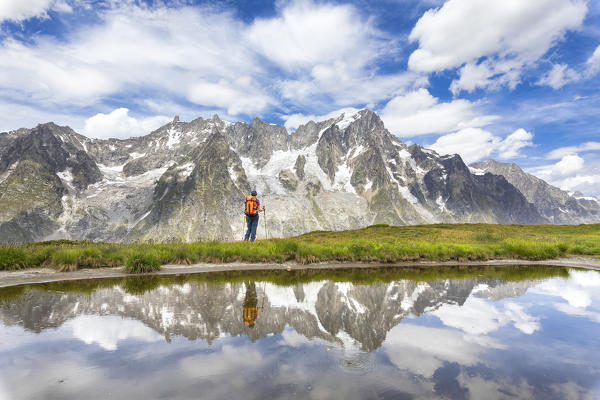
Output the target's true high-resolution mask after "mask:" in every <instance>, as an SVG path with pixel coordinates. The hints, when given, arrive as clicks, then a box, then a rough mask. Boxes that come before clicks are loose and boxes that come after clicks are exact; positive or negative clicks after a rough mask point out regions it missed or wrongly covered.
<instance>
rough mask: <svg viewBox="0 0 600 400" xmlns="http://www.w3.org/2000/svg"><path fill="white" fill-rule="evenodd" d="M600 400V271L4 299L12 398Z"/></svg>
mask: <svg viewBox="0 0 600 400" xmlns="http://www.w3.org/2000/svg"><path fill="white" fill-rule="evenodd" d="M289 398H294V399H296V398H298V399H438V398H446V399H545V400H547V399H590V400H591V399H600V272H599V271H595V270H584V269H575V268H566V267H550V266H546V267H532V266H526V267H525V266H502V267H427V268H422V269H419V268H405V267H385V268H384V267H381V268H347V269H335V270H321V269H319V270H316V269H315V270H311V269H308V270H297V271H296V270H294V271H291V272H288V271H285V270H282V271H273V270H271V271H254V272H252V271H245V272H227V273H225V272H220V273H199V274H185V275H172V276H141V277H128V278H107V279H92V280H77V281H62V282H53V283H42V284H31V285H20V286H12V287H5V288H0V399H1V400H13V399H289Z"/></svg>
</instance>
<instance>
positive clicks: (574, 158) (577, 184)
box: [527, 154, 600, 196]
mask: <svg viewBox="0 0 600 400" xmlns="http://www.w3.org/2000/svg"><path fill="white" fill-rule="evenodd" d="M527 172H529V173H531V174H533V175H535V176H537V177H538V178H541V179H543V180H545V181H546V182H548V183H550V184H551V185H554V186H557V187H559V188H561V189H563V190H567V191H572V192H574V191H580V192H582V193H584V194H587V195H593V196H600V162H598V161H597V160H593V159H591V160H588V161H586V160H585V159H584V158H583V157H581V156H579V155H577V154H568V155H564V156H563V157H562V158H561V159H560V161H558V162H556V163H554V164H548V165H541V166H538V167H534V168H529V169H528V170H527Z"/></svg>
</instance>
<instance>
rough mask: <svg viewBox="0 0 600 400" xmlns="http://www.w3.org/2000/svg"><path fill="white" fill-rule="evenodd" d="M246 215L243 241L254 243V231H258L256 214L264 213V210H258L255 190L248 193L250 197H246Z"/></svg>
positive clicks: (258, 202)
mask: <svg viewBox="0 0 600 400" xmlns="http://www.w3.org/2000/svg"><path fill="white" fill-rule="evenodd" d="M244 210H245V211H244V212H245V214H246V226H247V230H246V236H244V240H248V239H250V241H251V242H254V239H256V229H258V213H259V212H261V211H265V208H264V207H263V208H262V209H261V208H260V201H258V199H257V198H256V190H253V191H252V192H251V193H250V196H246V206H245V207H244Z"/></svg>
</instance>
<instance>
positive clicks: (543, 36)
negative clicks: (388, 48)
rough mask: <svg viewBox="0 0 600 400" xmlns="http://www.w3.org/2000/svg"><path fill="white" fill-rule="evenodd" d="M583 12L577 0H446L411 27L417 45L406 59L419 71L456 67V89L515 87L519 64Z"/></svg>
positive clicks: (579, 18)
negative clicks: (457, 72)
mask: <svg viewBox="0 0 600 400" xmlns="http://www.w3.org/2000/svg"><path fill="white" fill-rule="evenodd" d="M586 12H587V4H586V2H585V1H580V0H528V1H522V0H504V1H488V0H449V1H447V2H446V3H445V4H444V5H443V6H442V7H441V8H438V9H432V10H429V11H427V12H426V13H425V14H424V15H423V16H422V17H421V18H420V19H419V21H418V22H417V24H416V25H415V27H414V28H413V30H412V32H411V34H410V40H411V41H413V42H418V43H419V48H418V49H417V50H415V51H414V52H413V53H412V54H411V55H410V58H409V62H408V64H409V67H410V69H412V70H414V71H423V72H434V71H442V70H446V69H450V68H456V67H460V68H461V69H460V72H459V74H460V78H459V79H458V80H455V81H454V82H453V83H452V86H451V88H452V90H453V92H454V93H458V92H460V91H461V90H467V91H472V90H474V89H476V88H486V87H491V88H494V87H498V86H500V85H508V86H509V87H514V86H515V85H516V84H518V82H519V79H520V75H521V72H522V69H523V68H524V67H527V66H529V65H531V64H532V63H534V62H535V61H537V60H538V59H539V58H540V57H541V56H543V55H544V54H545V53H546V52H547V51H548V50H549V49H550V48H551V47H552V46H553V45H554V44H555V43H556V42H557V41H559V40H561V39H562V37H563V36H564V34H565V32H567V31H568V30H574V29H578V28H579V27H580V26H581V24H582V23H583V19H584V17H585V15H586Z"/></svg>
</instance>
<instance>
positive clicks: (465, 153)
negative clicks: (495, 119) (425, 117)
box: [426, 128, 533, 164]
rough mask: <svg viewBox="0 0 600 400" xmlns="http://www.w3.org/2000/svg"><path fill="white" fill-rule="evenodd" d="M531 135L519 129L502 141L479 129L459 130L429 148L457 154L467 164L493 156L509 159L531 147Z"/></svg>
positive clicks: (443, 137) (442, 152)
mask: <svg viewBox="0 0 600 400" xmlns="http://www.w3.org/2000/svg"><path fill="white" fill-rule="evenodd" d="M532 139H533V134H532V133H530V132H527V131H526V130H524V129H522V128H520V129H517V130H516V131H514V132H513V133H511V134H510V135H508V136H507V137H506V138H504V139H502V138H500V137H498V136H495V135H494V134H492V133H491V132H489V131H486V130H484V129H480V128H467V129H461V130H460V131H458V132H455V133H450V134H448V135H444V136H441V137H440V138H438V139H437V141H436V142H435V143H434V144H432V145H429V146H426V147H429V148H431V149H433V150H435V151H437V152H438V153H440V154H459V155H460V156H461V157H462V159H463V160H464V161H465V162H466V163H467V164H470V163H473V162H475V161H479V160H482V159H484V158H486V157H490V156H494V157H496V158H499V159H511V158H515V157H518V156H519V155H520V153H519V151H520V150H521V149H523V148H524V147H528V146H533V142H532Z"/></svg>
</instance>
